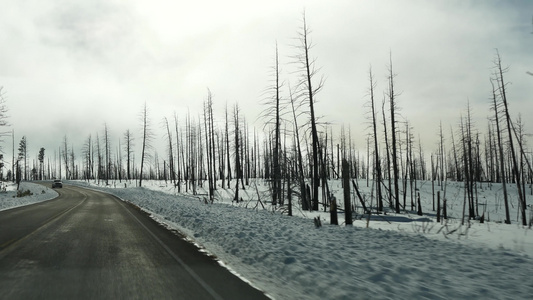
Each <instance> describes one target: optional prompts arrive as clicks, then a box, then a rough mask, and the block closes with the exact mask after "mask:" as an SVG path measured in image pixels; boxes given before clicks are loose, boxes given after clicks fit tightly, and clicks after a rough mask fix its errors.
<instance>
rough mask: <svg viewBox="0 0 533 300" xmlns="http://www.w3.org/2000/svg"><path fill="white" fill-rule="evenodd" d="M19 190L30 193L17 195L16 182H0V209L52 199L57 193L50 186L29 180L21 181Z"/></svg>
mask: <svg viewBox="0 0 533 300" xmlns="http://www.w3.org/2000/svg"><path fill="white" fill-rule="evenodd" d="M49 186H51V185H49ZM20 190H21V191H30V193H31V195H28V196H24V197H17V185H16V184H13V183H5V182H0V210H6V209H10V208H15V207H19V206H24V205H28V204H33V203H37V202H42V201H46V200H50V199H54V198H55V197H57V195H58V194H57V192H56V191H54V190H53V189H52V188H50V187H45V186H42V185H38V184H34V183H29V182H21V183H20Z"/></svg>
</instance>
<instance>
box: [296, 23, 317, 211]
mask: <svg viewBox="0 0 533 300" xmlns="http://www.w3.org/2000/svg"><path fill="white" fill-rule="evenodd" d="M309 33H310V30H309V28H308V27H307V23H306V19H305V13H304V14H303V26H302V31H301V32H300V33H299V39H300V42H301V50H302V52H303V53H302V54H301V55H300V56H299V57H298V58H299V62H300V63H301V66H302V69H303V70H304V76H303V78H302V81H301V82H300V84H299V87H300V89H302V96H303V97H304V99H305V100H307V101H308V104H309V112H310V120H309V121H310V123H311V139H312V158H313V169H312V179H313V180H312V181H313V193H312V206H313V207H312V208H313V210H318V186H319V181H320V174H319V161H318V159H319V158H318V151H319V150H318V143H319V141H318V130H317V125H316V116H315V101H316V100H315V96H316V94H317V93H318V92H319V90H320V89H321V88H322V86H323V79H321V80H320V82H319V84H318V85H317V86H313V84H312V79H313V77H314V76H315V75H316V70H315V67H314V62H315V60H312V59H310V57H309V52H310V50H311V48H312V45H311V44H310V42H309Z"/></svg>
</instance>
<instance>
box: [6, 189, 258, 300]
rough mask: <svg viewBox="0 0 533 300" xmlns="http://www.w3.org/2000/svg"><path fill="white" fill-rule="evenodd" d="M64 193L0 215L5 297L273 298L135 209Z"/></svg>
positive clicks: (89, 194)
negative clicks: (52, 198)
mask: <svg viewBox="0 0 533 300" xmlns="http://www.w3.org/2000/svg"><path fill="white" fill-rule="evenodd" d="M57 191H58V192H59V194H60V195H59V197H58V198H56V199H54V200H50V201H46V202H43V203H39V204H34V205H30V206H26V207H21V208H16V209H11V210H7V211H2V212H0V299H267V297H266V296H265V295H264V294H263V293H262V292H260V291H258V290H257V289H255V288H253V287H251V286H250V285H249V284H247V283H246V282H244V281H242V280H241V279H239V278H238V277H236V276H235V275H233V274H232V273H231V272H230V271H228V270H227V269H225V268H223V267H221V266H220V265H219V264H218V263H217V262H216V261H215V260H214V259H213V258H211V257H209V256H207V255H205V254H204V253H202V252H200V251H198V249H197V248H196V247H195V246H194V245H192V244H190V243H188V242H187V241H185V240H183V239H182V238H181V237H179V236H178V235H177V234H176V233H173V232H171V231H169V230H167V229H165V228H164V227H163V226H161V225H159V224H157V223H156V222H154V221H153V220H152V219H151V218H149V217H148V216H146V215H145V214H144V213H143V212H141V211H140V210H138V209H137V208H135V207H134V206H132V205H129V204H126V203H124V202H122V201H120V200H118V199H116V198H114V197H113V196H110V195H108V194H104V193H100V192H96V191H92V190H87V189H82V188H78V187H73V186H64V188H63V189H58V190H57Z"/></svg>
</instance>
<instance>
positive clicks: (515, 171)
mask: <svg viewBox="0 0 533 300" xmlns="http://www.w3.org/2000/svg"><path fill="white" fill-rule="evenodd" d="M494 65H495V72H494V78H495V80H496V83H497V84H498V92H499V93H500V95H499V96H500V99H501V101H502V103H503V113H504V117H505V120H506V122H507V132H508V136H509V147H510V151H511V158H512V164H513V166H512V175H513V177H514V179H515V182H516V186H517V190H518V201H519V204H520V205H519V206H520V213H521V215H522V225H524V226H526V225H527V217H526V199H525V197H524V195H523V192H522V188H521V176H520V174H519V168H518V162H517V159H516V153H515V149H514V143H513V135H512V133H511V130H512V121H511V116H510V114H509V106H508V103H507V93H506V90H505V88H506V86H507V83H506V82H505V80H504V78H503V74H504V73H505V72H506V71H507V70H508V69H507V68H506V69H504V68H502V61H501V57H500V53H499V52H498V50H496V58H495V60H494Z"/></svg>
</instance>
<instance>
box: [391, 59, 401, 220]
mask: <svg viewBox="0 0 533 300" xmlns="http://www.w3.org/2000/svg"><path fill="white" fill-rule="evenodd" d="M394 76H395V75H394V74H393V71H392V57H391V58H390V66H389V104H390V114H391V136H392V169H393V172H394V198H395V210H396V213H399V212H400V190H399V184H398V179H399V174H398V171H399V170H398V154H397V153H398V151H397V149H396V146H397V142H396V119H395V118H396V114H395V109H396V102H395V101H396V94H395V93H394Z"/></svg>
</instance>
